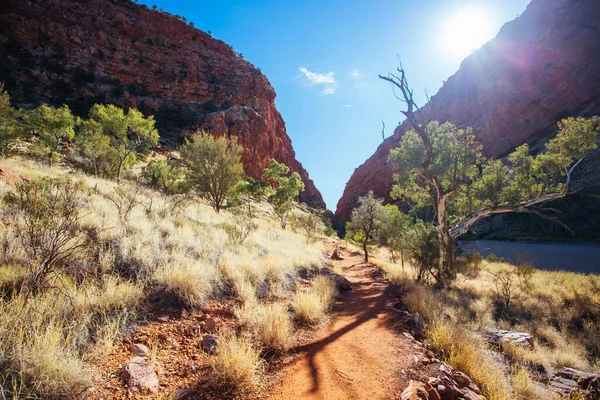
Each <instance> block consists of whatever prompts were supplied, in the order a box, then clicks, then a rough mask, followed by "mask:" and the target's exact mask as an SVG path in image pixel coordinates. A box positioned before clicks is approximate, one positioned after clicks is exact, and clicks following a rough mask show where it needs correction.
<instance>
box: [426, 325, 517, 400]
mask: <svg viewBox="0 0 600 400" xmlns="http://www.w3.org/2000/svg"><path fill="white" fill-rule="evenodd" d="M427 336H428V337H429V339H430V340H431V342H432V344H433V346H434V348H435V349H437V350H438V351H439V352H440V353H441V354H442V356H443V358H444V360H445V361H446V362H448V364H450V365H452V366H453V367H454V368H456V369H458V370H461V371H463V372H464V373H466V374H467V375H469V376H470V377H471V378H472V379H473V381H474V382H475V383H476V384H477V385H478V386H479V387H480V388H481V389H482V391H483V392H484V393H485V395H486V398H488V399H491V400H492V399H509V398H511V397H510V393H511V385H510V381H509V379H507V377H506V375H505V373H502V372H501V371H502V370H503V365H502V364H500V363H499V362H498V361H496V360H495V359H493V358H492V357H491V356H490V355H489V354H488V353H486V352H485V348H486V346H485V344H484V343H483V341H482V339H481V338H479V337H477V336H475V335H474V334H473V333H472V332H469V331H468V330H466V329H465V328H464V327H463V326H461V325H457V324H454V323H452V322H442V321H439V320H438V321H436V322H434V323H432V324H431V325H430V326H429V328H428V332H427Z"/></svg>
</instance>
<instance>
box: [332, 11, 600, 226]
mask: <svg viewBox="0 0 600 400" xmlns="http://www.w3.org/2000/svg"><path fill="white" fill-rule="evenodd" d="M599 48H600V2H598V1H596V0H533V1H532V2H531V4H530V5H529V6H528V7H527V10H526V11H525V12H524V13H523V14H522V15H521V16H520V17H519V18H517V19H515V20H514V21H512V22H509V23H507V24H506V25H504V27H503V28H502V29H501V31H500V32H499V34H498V36H497V37H496V38H495V39H493V40H492V41H490V42H489V43H487V44H486V45H485V46H483V47H482V48H481V49H479V50H477V51H475V52H474V53H473V54H472V55H471V56H469V57H467V58H466V59H465V60H464V61H463V62H462V64H461V66H460V69H459V70H458V72H457V73H456V74H455V75H453V76H452V77H450V78H449V79H448V81H447V82H445V83H444V85H443V86H442V88H441V89H440V90H439V92H438V93H437V94H436V95H435V96H433V97H432V98H431V101H430V102H429V103H428V104H427V105H426V106H425V107H424V108H423V116H424V118H425V119H435V120H438V121H440V122H446V121H450V122H452V123H454V124H456V125H466V126H471V127H473V129H474V132H475V135H476V136H477V138H478V139H479V140H480V141H481V142H482V143H483V146H484V153H485V155H486V156H495V157H497V156H504V155H506V154H507V153H509V152H510V151H511V150H512V149H514V148H515V147H517V146H519V145H521V144H523V143H529V144H530V145H535V144H536V142H540V141H544V140H545V139H547V138H548V137H549V136H551V135H552V134H553V133H555V132H556V122H557V121H558V120H560V119H562V118H564V117H567V116H577V115H582V116H589V115H595V114H600V79H598V76H600V52H599V51H598V49H599ZM382 72H384V71H382ZM409 73H410V71H409ZM409 78H410V76H409ZM390 99H391V100H390V101H394V99H393V97H392V96H391V95H390ZM398 107H399V108H401V107H402V105H401V104H398ZM407 129H408V124H407V123H403V124H401V125H400V126H398V127H397V128H396V130H395V131H394V134H393V135H392V136H391V137H390V138H388V139H386V140H385V141H384V142H383V143H382V144H381V145H380V146H379V148H378V149H377V151H376V152H375V154H373V156H371V157H370V158H369V159H368V160H367V161H365V163H364V164H362V165H361V166H360V167H358V168H357V169H356V170H355V171H354V174H353V175H352V177H351V178H350V180H349V181H348V183H347V184H346V188H345V190H344V194H343V196H342V198H341V199H340V200H339V202H338V204H337V212H336V214H337V218H338V221H344V220H347V219H348V217H349V216H350V212H351V211H352V208H353V207H354V206H355V205H356V204H357V199H358V197H359V196H361V195H365V194H366V193H368V192H369V190H373V193H374V195H375V196H376V197H380V198H386V199H387V200H388V201H389V200H391V199H389V193H390V189H391V186H392V171H391V169H390V168H389V167H388V166H387V165H386V164H387V156H388V154H389V151H390V149H391V148H393V147H395V146H397V145H398V143H399V142H400V139H401V137H402V135H403V134H404V132H406V130H407Z"/></svg>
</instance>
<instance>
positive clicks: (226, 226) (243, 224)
mask: <svg viewBox="0 0 600 400" xmlns="http://www.w3.org/2000/svg"><path fill="white" fill-rule="evenodd" d="M232 220H233V223H229V222H224V223H222V224H221V225H220V226H221V228H223V230H224V231H225V232H226V233H227V236H229V240H230V241H231V242H233V243H236V244H242V243H243V242H244V241H245V240H246V239H248V238H249V237H250V235H252V234H253V233H254V232H255V231H256V230H257V229H258V225H257V224H256V222H254V221H253V220H252V218H250V216H249V215H248V214H247V213H246V212H242V211H241V210H237V211H234V213H233V218H232Z"/></svg>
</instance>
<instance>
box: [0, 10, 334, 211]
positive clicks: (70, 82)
mask: <svg viewBox="0 0 600 400" xmlns="http://www.w3.org/2000/svg"><path fill="white" fill-rule="evenodd" d="M2 81H4V82H6V89H7V91H8V92H9V94H10V95H11V98H12V99H13V101H14V102H15V103H16V105H17V106H19V107H22V108H32V107H35V106H37V105H39V104H40V103H42V102H47V103H50V104H54V105H61V104H63V103H66V104H68V105H69V106H70V107H71V109H73V110H74V111H75V112H76V113H77V114H79V115H85V113H86V112H87V110H88V109H89V107H91V106H92V105H93V104H94V103H113V104H116V105H118V106H121V107H125V108H129V107H135V108H138V109H140V110H141V111H142V112H143V113H144V114H146V115H155V118H156V120H157V121H158V127H159V129H160V131H161V135H162V136H163V141H165V142H166V143H170V144H172V145H173V144H177V143H180V142H181V141H182V138H183V137H184V136H185V135H189V134H193V133H194V132H196V131H197V130H198V129H207V130H209V131H210V132H211V133H212V134H213V135H228V136H237V137H238V138H239V141H240V143H241V144H242V145H243V146H244V154H243V162H244V169H245V171H246V173H247V174H248V175H249V176H251V177H253V178H258V177H260V175H261V174H262V170H263V169H264V168H266V167H267V166H268V163H269V160H270V159H271V158H275V159H276V160H278V161H279V162H284V163H285V164H287V165H288V166H290V168H291V169H292V170H294V171H297V172H298V173H299V174H300V175H301V176H302V179H303V181H304V183H305V185H306V190H305V192H304V193H302V194H301V196H300V199H301V200H302V201H304V202H306V203H308V204H310V205H313V206H316V207H321V208H324V207H325V203H324V201H323V198H322V197H321V194H320V193H319V191H318V190H317V189H316V188H315V186H314V183H313V182H312V180H310V179H309V177H308V173H307V172H306V170H305V169H304V168H303V167H302V164H301V163H300V162H298V161H297V160H296V156H295V152H294V149H293V148H292V143H291V141H290V138H289V137H288V136H287V133H286V129H285V124H284V122H283V119H282V118H281V115H280V114H279V112H278V111H277V109H276V108H275V103H274V101H275V91H274V90H273V88H272V87H271V85H270V83H269V81H268V80H267V78H266V77H265V76H264V75H263V74H262V73H261V72H260V70H259V69H257V68H255V67H254V66H253V65H252V64H250V63H249V62H247V61H245V60H244V59H243V58H242V57H240V56H239V55H237V54H236V53H235V52H234V51H233V50H232V49H231V47H230V46H229V45H227V44H226V43H224V42H222V41H220V40H217V39H214V38H213V37H211V36H210V35H209V34H207V33H205V32H202V31H200V30H198V29H195V28H193V27H192V26H190V25H188V24H187V23H185V22H184V21H182V20H180V19H179V18H176V17H174V16H172V15H170V14H167V13H164V12H160V11H153V10H150V9H148V8H147V7H145V6H141V5H138V4H135V3H133V2H130V1H128V0H111V1H106V0H85V1H77V0H31V1H22V0H6V1H4V2H3V5H2V7H1V9H0V82H2Z"/></svg>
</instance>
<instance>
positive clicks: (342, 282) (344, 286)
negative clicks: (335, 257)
mask: <svg viewBox="0 0 600 400" xmlns="http://www.w3.org/2000/svg"><path fill="white" fill-rule="evenodd" d="M321 273H323V274H325V275H328V276H329V277H330V278H331V280H332V281H333V282H334V283H335V287H336V288H337V289H338V290H339V291H340V292H348V291H350V290H352V289H354V286H353V285H352V282H350V281H349V280H348V279H346V278H344V277H343V276H341V275H340V274H336V273H335V272H333V271H332V270H330V269H329V268H323V269H322V270H321Z"/></svg>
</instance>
